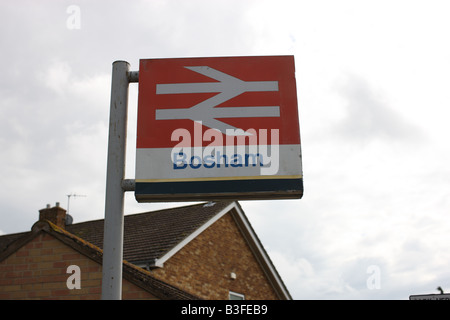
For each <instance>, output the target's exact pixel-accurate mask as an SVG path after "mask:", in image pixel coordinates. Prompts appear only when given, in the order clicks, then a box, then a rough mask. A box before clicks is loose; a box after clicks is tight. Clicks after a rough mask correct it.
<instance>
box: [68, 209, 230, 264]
mask: <svg viewBox="0 0 450 320" xmlns="http://www.w3.org/2000/svg"><path fill="white" fill-rule="evenodd" d="M229 204H230V203H229V202H217V203H207V204H204V203H202V204H197V205H190V206H184V207H178V208H170V209H164V210H158V211H151V212H144V213H139V214H131V215H125V216H124V240H123V258H124V260H127V261H129V262H131V263H133V264H136V265H148V266H154V264H155V261H157V260H158V259H160V258H161V257H162V256H164V254H166V253H167V252H169V251H170V250H171V249H172V248H174V247H175V246H176V245H177V244H179V243H180V242H181V241H182V240H184V239H185V238H186V237H188V236H189V235H190V234H192V233H193V232H194V231H195V230H197V229H198V228H200V227H201V226H202V225H203V224H205V223H206V222H207V221H208V220H210V219H211V218H212V217H214V216H215V215H216V214H217V213H219V212H220V211H221V210H223V209H224V208H225V207H226V206H228V205H229ZM103 224H104V220H103V219H102V220H95V221H87V222H83V223H77V224H73V225H68V226H66V230H67V231H69V232H71V233H73V234H74V235H76V236H78V237H81V238H83V239H85V240H86V241H88V242H90V243H92V244H94V245H96V246H98V247H100V248H103V230H104V229H103Z"/></svg>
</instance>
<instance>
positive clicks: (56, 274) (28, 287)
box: [0, 232, 155, 300]
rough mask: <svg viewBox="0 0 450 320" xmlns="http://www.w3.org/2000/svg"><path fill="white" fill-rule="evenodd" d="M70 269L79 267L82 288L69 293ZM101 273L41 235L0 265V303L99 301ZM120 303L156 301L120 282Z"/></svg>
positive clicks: (75, 254) (148, 295) (70, 251)
mask: <svg viewBox="0 0 450 320" xmlns="http://www.w3.org/2000/svg"><path fill="white" fill-rule="evenodd" d="M70 265H77V266H79V267H80V275H81V281H80V284H81V288H80V289H72V290H70V289H68V287H67V279H68V278H69V277H70V276H71V275H72V273H67V268H68V267H69V266H70ZM101 281H102V269H101V265H100V264H98V263H97V262H95V261H93V260H91V259H89V258H87V257H85V256H84V255H82V254H80V253H78V252H77V251H75V250H74V249H72V248H70V247H68V246H67V245H65V244H64V243H62V242H61V241H59V240H58V239H56V238H54V237H52V236H51V235H49V234H46V233H44V232H41V233H40V234H39V235H38V236H36V237H35V238H34V239H33V240H32V241H30V242H29V243H27V244H26V245H25V246H23V247H22V248H20V249H19V250H17V251H16V252H14V253H13V254H12V255H10V256H9V257H7V258H6V259H5V260H3V261H2V262H0V299H2V300H4V299H16V300H18V299H65V300H68V299H89V300H96V299H100V298H101ZM122 286H123V287H122V291H123V297H122V298H123V299H155V297H154V296H152V295H151V294H150V293H148V292H146V291H144V290H142V289H141V288H139V287H137V286H136V285H134V284H132V283H130V282H128V281H127V280H124V281H123V285H122Z"/></svg>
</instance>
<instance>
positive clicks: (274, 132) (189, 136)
mask: <svg viewBox="0 0 450 320" xmlns="http://www.w3.org/2000/svg"><path fill="white" fill-rule="evenodd" d="M132 82H139V95H138V120H137V121H138V123H137V142H136V177H135V179H133V180H125V158H126V137H127V112H128V86H129V83H132ZM125 191H134V192H135V197H136V200H137V201H139V202H151V201H202V200H218V199H232V200H248V199H291V198H292V199H299V198H301V197H302V195H303V178H302V164H301V146H300V130H299V122H298V111H297V94H296V83H295V68H294V57H293V56H271V57H223V58H190V59H145V60H141V61H140V67H139V72H137V71H130V70H129V64H128V62H126V61H116V62H114V63H113V69H112V84H111V105H110V124H109V140H108V163H107V176H106V197H105V220H104V223H105V225H104V239H103V278H102V299H104V300H120V299H121V297H122V263H123V230H124V226H123V224H124V193H125Z"/></svg>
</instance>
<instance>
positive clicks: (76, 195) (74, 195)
mask: <svg viewBox="0 0 450 320" xmlns="http://www.w3.org/2000/svg"><path fill="white" fill-rule="evenodd" d="M70 197H87V196H86V195H84V194H75V193H71V194H68V195H67V212H66V213H67V214H69V206H70Z"/></svg>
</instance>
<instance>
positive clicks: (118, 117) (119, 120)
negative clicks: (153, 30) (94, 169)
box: [102, 61, 137, 300]
mask: <svg viewBox="0 0 450 320" xmlns="http://www.w3.org/2000/svg"><path fill="white" fill-rule="evenodd" d="M129 68H130V66H129V64H128V62H126V61H116V62H114V63H113V70H112V81H111V82H112V83H111V106H110V120H109V138H108V164H107V173H106V196H105V225H104V236H103V275H102V299H103V300H120V299H121V297H122V261H123V209H124V192H125V191H126V188H124V185H125V184H126V182H127V181H125V180H124V178H125V157H126V139H127V119H128V84H129V83H130V82H137V76H136V75H137V74H136V73H135V72H130V71H129Z"/></svg>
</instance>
